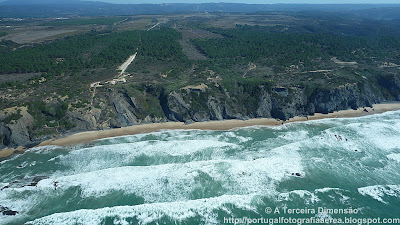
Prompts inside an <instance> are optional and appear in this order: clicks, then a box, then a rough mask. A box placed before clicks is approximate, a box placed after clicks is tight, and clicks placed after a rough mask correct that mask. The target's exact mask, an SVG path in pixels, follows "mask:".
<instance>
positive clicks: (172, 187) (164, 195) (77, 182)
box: [38, 151, 304, 202]
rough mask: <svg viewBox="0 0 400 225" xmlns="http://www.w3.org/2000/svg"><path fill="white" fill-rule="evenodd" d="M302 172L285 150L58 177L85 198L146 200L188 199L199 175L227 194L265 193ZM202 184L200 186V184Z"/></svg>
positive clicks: (296, 158) (296, 157) (49, 185)
mask: <svg viewBox="0 0 400 225" xmlns="http://www.w3.org/2000/svg"><path fill="white" fill-rule="evenodd" d="M293 171H295V172H301V173H304V172H303V171H302V166H301V158H300V156H299V155H298V154H297V153H296V152H291V153H288V152H285V151H282V152H280V153H279V154H272V155H271V156H269V157H265V158H259V159H256V160H252V161H239V160H210V161H197V162H189V163H184V164H164V165H156V166H140V167H139V166H127V167H118V168H109V169H104V170H98V171H92V172H87V173H80V174H76V175H71V176H62V177H58V178H56V179H57V181H58V182H59V183H60V185H59V186H60V187H59V188H60V189H61V190H62V189H67V188H69V187H71V186H80V187H81V188H82V197H89V196H96V197H98V196H104V195H106V194H107V193H108V192H110V191H123V192H125V193H130V194H135V195H137V196H141V197H143V198H144V199H145V200H146V201H147V202H156V201H177V200H186V199H188V198H189V197H190V194H191V192H192V191H193V190H194V189H195V188H197V187H199V185H200V184H198V183H196V179H195V178H196V177H199V176H202V175H205V176H209V177H210V178H211V179H212V180H213V182H220V183H222V184H223V185H224V188H225V189H226V190H228V193H233V194H251V193H265V192H268V191H271V189H273V187H274V185H275V183H276V182H279V181H281V180H283V179H285V178H287V179H289V178H290V177H288V176H287V174H290V173H291V172H293ZM53 179H54V177H53V178H52V179H46V180H42V181H40V182H39V184H38V187H39V188H47V189H49V188H50V189H51V188H53V186H52V181H53ZM200 187H201V185H200Z"/></svg>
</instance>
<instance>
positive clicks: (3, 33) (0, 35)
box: [0, 32, 8, 37]
mask: <svg viewBox="0 0 400 225" xmlns="http://www.w3.org/2000/svg"><path fill="white" fill-rule="evenodd" d="M7 34H8V33H7V32H0V37H3V36H6V35H7Z"/></svg>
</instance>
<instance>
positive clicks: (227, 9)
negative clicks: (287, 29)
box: [0, 0, 400, 19]
mask: <svg viewBox="0 0 400 225" xmlns="http://www.w3.org/2000/svg"><path fill="white" fill-rule="evenodd" d="M105 5H106V6H107V7H104V6H105ZM387 9H388V10H389V11H390V13H389V14H390V17H391V18H398V17H399V16H398V15H400V13H398V12H399V9H400V4H391V5H390V4H330V5H329V4H241V3H203V4H185V3H177V4H111V3H104V2H99V1H80V0H57V1H56V0H7V1H5V2H2V3H0V18H4V17H21V18H23V17H55V16H71V15H74V16H76V15H78V16H118V15H138V14H174V13H204V12H211V13H218V12H221V13H263V12H279V11H280V12H283V11H286V12H288V11H290V12H301V11H305V12H310V11H314V12H316V11H320V12H346V13H348V12H351V13H356V14H357V15H360V16H362V17H368V18H372V19H375V18H376V17H378V19H379V18H381V17H382V16H384V15H385V14H386V10H387ZM358 11H360V12H358ZM396 13H397V14H396ZM379 15H382V16H379ZM396 16H397V17H396Z"/></svg>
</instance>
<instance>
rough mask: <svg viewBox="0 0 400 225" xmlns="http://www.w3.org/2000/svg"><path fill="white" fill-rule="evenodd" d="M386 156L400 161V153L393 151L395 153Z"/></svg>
mask: <svg viewBox="0 0 400 225" xmlns="http://www.w3.org/2000/svg"><path fill="white" fill-rule="evenodd" d="M386 157H387V158H388V159H391V160H394V161H397V162H399V163H400V154H395V153H393V154H390V155H387V156H386Z"/></svg>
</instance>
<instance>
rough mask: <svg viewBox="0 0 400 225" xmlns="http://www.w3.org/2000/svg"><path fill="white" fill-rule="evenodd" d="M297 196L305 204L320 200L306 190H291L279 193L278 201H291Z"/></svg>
mask: <svg viewBox="0 0 400 225" xmlns="http://www.w3.org/2000/svg"><path fill="white" fill-rule="evenodd" d="M295 196H298V197H300V198H301V199H303V200H304V202H305V203H306V204H310V203H312V204H313V203H316V202H319V201H320V199H319V198H318V197H317V196H316V195H315V194H314V193H312V192H310V191H306V190H293V191H290V192H285V193H280V194H279V195H278V199H277V200H278V201H291V200H293V197H295Z"/></svg>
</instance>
